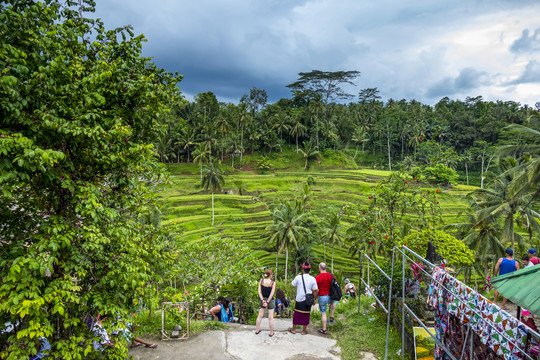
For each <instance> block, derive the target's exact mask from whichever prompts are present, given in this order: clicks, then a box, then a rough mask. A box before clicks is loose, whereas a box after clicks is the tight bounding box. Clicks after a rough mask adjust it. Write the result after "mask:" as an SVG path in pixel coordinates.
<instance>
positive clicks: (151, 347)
mask: <svg viewBox="0 0 540 360" xmlns="http://www.w3.org/2000/svg"><path fill="white" fill-rule="evenodd" d="M146 347H147V348H150V349H155V348H157V344H150V345H146Z"/></svg>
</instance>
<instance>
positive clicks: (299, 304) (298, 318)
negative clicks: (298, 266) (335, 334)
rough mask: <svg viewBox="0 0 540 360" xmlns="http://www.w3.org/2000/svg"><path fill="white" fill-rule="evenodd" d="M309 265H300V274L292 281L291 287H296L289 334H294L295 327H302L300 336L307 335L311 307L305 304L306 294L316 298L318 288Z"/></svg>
mask: <svg viewBox="0 0 540 360" xmlns="http://www.w3.org/2000/svg"><path fill="white" fill-rule="evenodd" d="M310 270H311V265H310V264H309V263H308V262H305V263H304V264H303V265H302V272H301V273H300V274H298V275H297V276H296V277H295V278H294V280H293V281H292V283H291V284H292V286H294V287H296V304H295V306H294V315H293V323H292V325H293V326H292V327H290V328H289V329H288V330H289V332H290V333H291V334H296V326H297V325H302V327H303V328H302V335H306V334H307V326H308V325H309V317H310V314H311V305H308V304H307V302H306V294H313V297H314V298H315V299H316V298H317V293H318V289H319V288H318V287H317V280H315V278H314V277H313V276H311V275H309V271H310Z"/></svg>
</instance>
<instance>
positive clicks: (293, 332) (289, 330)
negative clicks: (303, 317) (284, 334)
mask: <svg viewBox="0 0 540 360" xmlns="http://www.w3.org/2000/svg"><path fill="white" fill-rule="evenodd" d="M292 330H293V329H292V328H288V329H287V331H288V332H290V333H291V334H296V331H292Z"/></svg>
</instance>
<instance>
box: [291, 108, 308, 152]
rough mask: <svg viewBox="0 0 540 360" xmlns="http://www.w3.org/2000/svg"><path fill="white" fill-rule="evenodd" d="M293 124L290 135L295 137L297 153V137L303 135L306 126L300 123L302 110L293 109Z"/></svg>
mask: <svg viewBox="0 0 540 360" xmlns="http://www.w3.org/2000/svg"><path fill="white" fill-rule="evenodd" d="M293 120H294V125H293V126H292V129H291V135H294V136H295V137H296V153H297V154H298V137H299V136H304V134H305V133H306V130H307V128H306V126H305V125H304V124H302V111H295V112H294V113H293Z"/></svg>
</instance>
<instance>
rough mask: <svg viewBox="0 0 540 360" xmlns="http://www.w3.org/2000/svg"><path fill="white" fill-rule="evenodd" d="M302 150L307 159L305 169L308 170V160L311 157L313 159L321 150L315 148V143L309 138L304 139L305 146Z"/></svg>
mask: <svg viewBox="0 0 540 360" xmlns="http://www.w3.org/2000/svg"><path fill="white" fill-rule="evenodd" d="M300 152H301V153H302V156H303V157H304V160H305V161H306V163H305V165H304V170H307V167H308V161H309V160H310V159H313V158H314V157H315V156H317V155H318V154H319V152H318V151H317V150H315V149H314V148H313V144H312V143H311V141H309V140H307V141H304V148H303V149H300Z"/></svg>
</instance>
